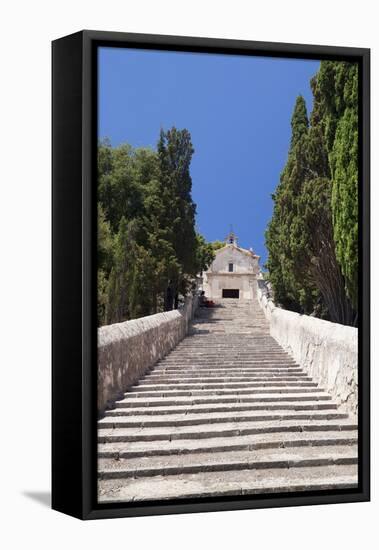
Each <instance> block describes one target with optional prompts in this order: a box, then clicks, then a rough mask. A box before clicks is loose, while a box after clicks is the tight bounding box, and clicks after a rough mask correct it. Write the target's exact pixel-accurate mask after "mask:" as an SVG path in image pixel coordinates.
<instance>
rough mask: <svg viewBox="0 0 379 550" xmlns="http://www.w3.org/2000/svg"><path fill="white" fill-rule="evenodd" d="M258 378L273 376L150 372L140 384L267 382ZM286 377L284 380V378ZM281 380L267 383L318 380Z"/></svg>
mask: <svg viewBox="0 0 379 550" xmlns="http://www.w3.org/2000/svg"><path fill="white" fill-rule="evenodd" d="M257 378H258V380H272V379H271V378H267V377H263V378H262V377H256V376H250V375H249V374H246V375H244V376H243V375H242V376H241V374H230V375H228V376H222V377H220V376H217V375H213V376H212V375H208V376H202V375H201V374H187V373H172V374H169V373H157V374H149V375H147V376H144V377H143V378H142V379H141V380H140V381H139V382H138V385H141V384H145V382H146V383H147V382H148V383H153V382H157V383H164V384H166V383H171V384H173V383H191V382H199V381H202V382H204V383H205V384H206V383H210V382H217V383H220V384H223V383H226V382H251V383H252V385H253V386H255V387H256V386H264V385H265V384H262V383H260V382H259V381H257ZM283 378H284V380H283ZM279 380H282V381H281V382H275V381H270V382H267V383H266V385H271V386H273V385H276V386H293V385H295V386H308V387H315V386H317V384H316V382H311V381H310V380H309V381H307V380H306V381H304V377H303V378H299V380H297V381H294V378H293V377H292V378H291V377H281V378H280V379H279Z"/></svg>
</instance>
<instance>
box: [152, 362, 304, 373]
mask: <svg viewBox="0 0 379 550" xmlns="http://www.w3.org/2000/svg"><path fill="white" fill-rule="evenodd" d="M241 370H243V371H245V372H246V371H248V372H250V374H251V375H253V374H265V373H266V374H270V375H271V374H272V375H274V374H281V375H289V374H291V375H292V374H293V375H295V376H299V375H301V376H308V375H307V373H306V372H304V371H303V370H302V369H301V368H300V367H293V368H291V367H282V368H281V367H266V368H262V367H246V368H245V367H240V366H235V367H234V366H230V367H228V368H227V369H226V368H225V367H219V368H217V367H214V366H213V367H209V366H208V367H206V366H205V367H199V366H197V365H187V366H176V367H166V366H165V367H163V366H161V365H158V366H157V367H156V368H155V369H154V372H155V373H162V372H163V373H165V372H168V373H171V372H182V373H186V372H189V373H191V372H194V371H195V372H198V373H199V374H201V373H202V374H204V373H205V372H208V371H213V372H214V373H220V372H225V371H226V372H231V373H233V372H240V371H241Z"/></svg>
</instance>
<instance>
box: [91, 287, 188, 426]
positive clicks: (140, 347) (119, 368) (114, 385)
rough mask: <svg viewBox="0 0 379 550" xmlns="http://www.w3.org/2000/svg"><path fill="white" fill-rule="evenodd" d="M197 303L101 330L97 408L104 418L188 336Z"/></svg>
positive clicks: (99, 337) (99, 338)
mask: <svg viewBox="0 0 379 550" xmlns="http://www.w3.org/2000/svg"><path fill="white" fill-rule="evenodd" d="M196 305H197V300H196V298H194V297H192V296H191V297H188V298H187V300H186V303H185V305H184V307H183V308H182V309H180V310H173V311H167V312H164V313H157V314H155V315H149V316H148V317H141V318H140V319H133V320H131V321H125V322H124V323H115V324H113V325H107V326H104V327H100V328H99V329H98V340H97V341H98V344H97V348H98V361H97V407H98V413H99V415H101V414H102V413H103V412H104V410H105V409H106V408H108V407H112V406H113V403H114V401H115V400H117V399H118V398H120V397H121V396H122V394H123V393H124V392H125V390H126V389H127V388H128V387H129V386H131V385H133V384H135V383H137V382H138V380H139V379H140V378H141V376H142V375H143V374H144V373H145V372H146V371H147V370H148V369H150V368H151V367H152V366H153V365H154V364H155V363H156V362H157V361H158V360H159V359H161V358H162V357H164V356H165V355H167V353H169V351H171V350H172V349H173V348H174V347H175V346H176V345H177V344H178V343H179V342H180V341H181V340H182V339H183V338H184V337H185V335H186V333H187V331H188V325H189V322H190V320H191V319H192V317H193V313H194V311H195V309H196Z"/></svg>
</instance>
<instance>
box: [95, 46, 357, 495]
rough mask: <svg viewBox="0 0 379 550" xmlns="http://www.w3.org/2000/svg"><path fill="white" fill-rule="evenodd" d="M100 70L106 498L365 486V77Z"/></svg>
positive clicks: (343, 65)
mask: <svg viewBox="0 0 379 550" xmlns="http://www.w3.org/2000/svg"><path fill="white" fill-rule="evenodd" d="M97 63H98V83H97V87H98V89H97V96H98V105H97V109H98V129H97V132H98V136H97V137H98V149H97V153H98V158H97V170H98V173H97V242H98V251H97V321H98V339H97V405H98V423H97V435H98V447H97V449H98V451H97V453H98V454H97V469H98V471H97V473H98V494H97V496H98V502H99V503H102V504H105V503H122V502H125V503H130V502H133V503H136V502H147V501H178V500H179V499H199V500H200V499H209V498H214V497H217V498H219V497H230V498H232V497H239V498H241V496H244V495H264V494H272V493H275V494H278V495H280V494H299V493H301V494H306V493H307V492H310V491H312V492H314V491H320V492H326V491H344V490H346V489H350V490H351V489H354V488H357V487H358V444H357V443H358V416H357V411H358V334H357V332H358V329H357V326H358V321H359V307H358V305H359V285H358V272H359V267H360V266H359V250H358V232H359V227H358V211H359V200H358V199H359V178H360V175H359V170H358V167H359V162H358V160H359V159H358V155H359V131H358V129H359V120H358V118H359V110H358V104H359V97H358V94H359V89H360V88H359V74H358V65H357V64H356V63H351V62H347V61H343V60H340V61H339V60H334V61H331V60H322V59H298V58H285V57H272V58H270V57H267V56H252V55H230V54H228V55H226V54H225V55H222V54H216V53H193V52H180V51H165V50H158V49H157V50H153V49H150V50H147V49H133V48H127V47H99V48H98V59H97Z"/></svg>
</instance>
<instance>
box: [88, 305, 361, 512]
mask: <svg viewBox="0 0 379 550" xmlns="http://www.w3.org/2000/svg"><path fill="white" fill-rule="evenodd" d="M98 457H99V459H98V473H99V482H98V496H99V501H100V502H115V501H124V502H126V501H140V500H157V499H159V500H160V499H172V498H193V497H204V496H207V497H209V496H226V495H247V494H256V493H269V492H288V491H301V490H319V489H341V488H351V487H355V486H357V425H356V421H355V420H354V419H351V418H349V417H348V415H347V414H344V413H343V412H340V411H339V410H338V407H337V405H336V403H334V402H333V401H332V399H331V397H330V396H329V395H328V394H327V393H326V392H325V391H323V390H322V389H321V388H319V387H317V384H316V383H314V382H313V381H312V379H311V378H310V377H309V376H307V374H306V373H305V372H304V371H303V369H302V368H301V367H300V366H299V365H297V364H296V363H295V361H294V360H293V359H292V358H291V357H290V356H289V355H288V354H287V353H286V352H285V351H284V350H283V349H282V348H281V347H280V346H279V345H278V344H277V342H276V341H275V340H274V339H273V338H271V337H270V335H269V327H268V324H267V322H266V319H265V317H264V315H263V312H262V311H261V309H260V307H259V304H258V303H257V302H256V301H242V300H232V299H225V300H222V301H220V303H218V304H217V307H215V308H212V309H200V310H199V311H198V313H197V317H196V318H195V320H194V322H193V324H192V327H191V331H190V333H189V335H188V336H187V337H186V338H185V339H184V340H183V341H182V342H181V343H180V344H179V345H178V346H177V347H176V348H175V349H174V350H173V351H172V352H171V353H170V354H169V355H167V356H166V357H165V358H164V359H162V360H161V361H159V362H158V363H157V365H156V366H155V367H154V368H153V369H152V370H151V371H150V372H149V373H148V374H147V375H146V376H144V377H143V378H142V379H141V380H140V382H139V383H138V384H137V385H135V386H133V387H132V388H130V389H129V390H128V391H127V392H126V393H125V395H124V398H123V399H121V400H120V401H118V402H117V403H116V405H115V408H114V409H112V410H108V411H107V412H106V415H105V417H104V418H103V419H101V420H100V421H99V429H98Z"/></svg>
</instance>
